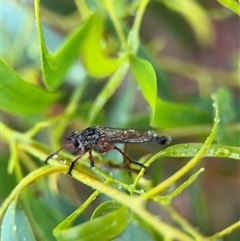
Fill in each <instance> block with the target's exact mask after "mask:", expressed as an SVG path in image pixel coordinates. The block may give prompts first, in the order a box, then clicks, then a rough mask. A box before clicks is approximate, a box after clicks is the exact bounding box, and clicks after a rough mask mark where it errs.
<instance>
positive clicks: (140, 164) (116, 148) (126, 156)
mask: <svg viewBox="0 0 240 241" xmlns="http://www.w3.org/2000/svg"><path fill="white" fill-rule="evenodd" d="M113 149H114V150H117V151H118V152H120V153H121V154H122V156H123V158H124V160H128V161H129V162H130V163H133V164H135V165H137V166H140V167H141V168H144V169H146V167H145V166H144V165H143V164H142V163H140V162H137V161H133V160H132V159H131V158H130V157H129V156H128V155H127V154H126V153H124V152H123V151H122V150H121V149H120V148H118V147H117V146H114V147H113Z"/></svg>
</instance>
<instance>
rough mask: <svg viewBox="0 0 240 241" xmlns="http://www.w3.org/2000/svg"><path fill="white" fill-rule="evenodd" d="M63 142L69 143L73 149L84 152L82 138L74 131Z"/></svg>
mask: <svg viewBox="0 0 240 241" xmlns="http://www.w3.org/2000/svg"><path fill="white" fill-rule="evenodd" d="M65 141H70V142H71V143H72V145H73V146H74V148H75V149H77V148H78V149H81V151H84V142H83V140H82V136H81V135H79V134H78V133H77V132H76V131H71V132H70V133H69V135H68V137H67V138H66V139H65Z"/></svg>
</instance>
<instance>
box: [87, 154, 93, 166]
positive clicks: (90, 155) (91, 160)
mask: <svg viewBox="0 0 240 241" xmlns="http://www.w3.org/2000/svg"><path fill="white" fill-rule="evenodd" d="M88 159H89V162H90V166H91V168H93V167H94V159H93V156H92V151H89V156H88Z"/></svg>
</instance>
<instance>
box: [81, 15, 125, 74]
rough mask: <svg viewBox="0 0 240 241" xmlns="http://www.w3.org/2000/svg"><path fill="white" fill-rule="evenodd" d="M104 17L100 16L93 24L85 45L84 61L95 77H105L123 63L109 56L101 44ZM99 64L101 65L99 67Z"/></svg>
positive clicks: (89, 71)
mask: <svg viewBox="0 0 240 241" xmlns="http://www.w3.org/2000/svg"><path fill="white" fill-rule="evenodd" d="M103 24H104V19H103V18H99V21H98V22H97V23H96V24H95V25H94V26H93V28H92V30H91V31H90V33H89V35H88V41H85V44H84V46H83V50H82V51H83V53H82V56H83V62H84V64H85V67H86V69H87V71H88V73H89V74H90V75H92V76H94V77H105V76H108V75H110V74H112V73H113V72H115V71H116V69H117V68H118V67H119V65H120V64H121V62H122V60H121V59H117V58H111V57H110V56H107V54H106V52H105V51H104V49H103V46H102V44H101V42H102V41H103V40H102V28H103ZM99 66H101V67H100V68H99Z"/></svg>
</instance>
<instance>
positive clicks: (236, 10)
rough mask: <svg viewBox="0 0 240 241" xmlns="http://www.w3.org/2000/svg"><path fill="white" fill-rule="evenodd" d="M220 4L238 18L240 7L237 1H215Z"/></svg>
mask: <svg viewBox="0 0 240 241" xmlns="http://www.w3.org/2000/svg"><path fill="white" fill-rule="evenodd" d="M217 1H218V2H219V3H220V4H222V5H223V6H224V7H226V8H228V9H230V10H232V11H233V12H234V13H236V14H237V15H238V16H240V5H239V1H238V2H237V1H234V0H217Z"/></svg>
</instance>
